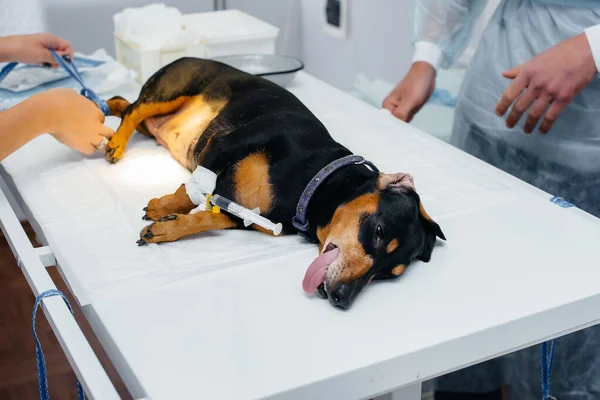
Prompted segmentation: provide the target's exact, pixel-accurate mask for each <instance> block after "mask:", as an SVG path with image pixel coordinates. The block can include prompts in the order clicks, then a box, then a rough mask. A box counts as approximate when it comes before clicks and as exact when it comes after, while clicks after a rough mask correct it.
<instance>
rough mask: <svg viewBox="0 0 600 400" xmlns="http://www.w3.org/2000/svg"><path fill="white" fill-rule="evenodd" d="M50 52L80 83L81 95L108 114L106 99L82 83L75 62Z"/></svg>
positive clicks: (52, 51)
mask: <svg viewBox="0 0 600 400" xmlns="http://www.w3.org/2000/svg"><path fill="white" fill-rule="evenodd" d="M50 52H51V53H52V56H53V57H54V59H55V60H56V62H57V63H58V65H60V66H61V67H63V68H64V69H65V71H67V72H68V73H69V75H71V77H73V79H75V80H76V81H77V82H79V84H80V85H81V88H82V89H81V92H80V93H81V94H82V95H83V96H85V97H87V98H88V99H90V100H91V101H93V102H94V103H96V105H97V106H98V108H100V110H102V112H103V113H104V115H105V116H108V115H110V108H109V107H108V103H107V102H106V101H104V100H102V99H101V98H100V97H98V95H97V94H96V93H94V92H93V91H92V89H89V88H87V87H86V86H85V83H83V78H81V75H80V74H79V71H78V70H77V67H76V66H75V64H74V63H72V62H69V63H67V62H66V61H65V60H64V59H63V58H62V57H61V56H59V55H58V54H56V52H55V51H54V50H50Z"/></svg>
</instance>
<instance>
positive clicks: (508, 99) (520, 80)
mask: <svg viewBox="0 0 600 400" xmlns="http://www.w3.org/2000/svg"><path fill="white" fill-rule="evenodd" d="M525 86H527V82H526V80H525V78H524V77H523V75H522V74H520V75H518V76H517V77H516V78H515V80H514V81H512V83H511V84H510V85H509V86H508V87H507V88H506V90H505V91H504V93H502V97H501V98H500V101H498V104H496V115H498V116H499V117H501V116H503V115H504V113H506V110H508V107H510V105H511V104H512V103H513V102H514V101H515V99H516V98H517V97H518V96H519V95H520V94H521V92H522V91H523V89H525Z"/></svg>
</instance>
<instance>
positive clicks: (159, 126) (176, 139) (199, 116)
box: [146, 95, 227, 170]
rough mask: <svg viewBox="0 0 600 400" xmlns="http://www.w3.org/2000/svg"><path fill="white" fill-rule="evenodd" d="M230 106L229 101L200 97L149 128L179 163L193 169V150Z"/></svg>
mask: <svg viewBox="0 0 600 400" xmlns="http://www.w3.org/2000/svg"><path fill="white" fill-rule="evenodd" d="M226 104H227V102H226V101H225V100H211V101H206V100H205V98H204V96H201V95H200V96H196V97H193V98H192V99H190V100H189V101H187V102H186V103H185V104H184V105H183V106H182V107H181V109H179V110H178V111H176V112H174V113H172V114H170V115H165V116H158V117H153V118H150V119H148V120H147V121H146V126H147V127H148V130H149V131H150V133H151V134H152V135H153V136H154V137H155V138H156V141H157V142H158V143H159V144H160V145H162V146H164V147H166V148H167V149H169V151H170V153H171V154H172V155H173V157H174V158H175V159H176V160H177V161H178V162H180V163H181V164H182V165H184V166H185V167H186V168H188V169H189V170H193V169H194V165H193V160H192V159H191V158H190V154H191V152H190V149H193V148H194V146H195V145H196V143H197V142H198V140H200V138H201V137H202V134H203V133H204V132H205V130H206V128H207V127H208V125H209V124H210V123H211V122H212V121H213V120H214V119H215V118H216V117H217V116H218V115H219V113H220V112H221V110H223V108H224V107H225V105H226Z"/></svg>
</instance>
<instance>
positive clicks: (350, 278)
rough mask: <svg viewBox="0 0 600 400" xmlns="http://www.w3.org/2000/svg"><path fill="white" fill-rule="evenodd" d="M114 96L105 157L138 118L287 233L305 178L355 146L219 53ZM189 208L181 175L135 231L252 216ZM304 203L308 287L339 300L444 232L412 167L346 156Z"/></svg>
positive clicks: (184, 228) (190, 230)
mask: <svg viewBox="0 0 600 400" xmlns="http://www.w3.org/2000/svg"><path fill="white" fill-rule="evenodd" d="M108 103H109V107H110V110H111V115H114V116H117V117H120V118H121V125H120V126H119V129H118V130H117V132H116V134H115V135H114V136H113V138H112V140H111V141H110V144H109V148H108V150H107V158H108V160H109V161H111V162H116V161H118V160H119V159H120V158H121V157H122V156H123V153H124V151H125V147H126V145H127V142H128V140H129V138H130V137H131V135H132V134H133V132H134V130H137V131H138V132H140V133H142V134H145V135H148V136H151V137H154V138H156V140H157V142H158V143H160V144H162V145H163V146H165V147H166V148H167V149H169V151H170V153H171V154H172V156H173V157H174V158H175V159H176V160H177V161H179V162H180V163H181V164H182V165H184V166H185V167H187V168H188V169H189V170H190V171H193V170H194V169H195V168H196V166H199V165H200V166H203V167H205V168H208V169H210V170H212V171H214V172H215V173H216V174H217V176H218V178H217V186H216V189H215V193H218V194H220V195H222V196H224V197H227V198H230V199H232V200H234V201H236V202H238V203H240V204H242V205H243V206H245V207H247V208H250V209H254V208H256V207H259V208H260V210H261V214H262V215H264V216H265V217H267V218H269V219H271V220H272V221H276V222H281V223H282V224H283V226H284V230H283V232H284V233H288V234H291V233H296V232H297V230H296V228H294V226H293V224H292V222H291V221H292V218H293V217H294V215H295V212H296V206H297V204H298V200H299V198H300V197H301V195H302V193H303V190H304V189H305V187H306V186H307V184H308V183H309V182H310V181H311V179H313V177H315V175H317V173H319V171H320V170H321V169H322V168H323V167H325V166H326V165H328V164H329V163H331V162H332V161H334V160H337V159H340V158H342V157H345V156H348V155H350V154H352V153H351V152H350V151H349V150H348V149H346V148H345V147H344V146H342V145H341V144H339V143H337V142H336V141H335V140H333V139H332V137H331V136H330V135H329V133H328V132H327V129H326V128H325V126H324V125H323V124H322V123H321V122H320V121H319V120H318V119H317V118H316V117H315V116H314V115H313V114H312V113H311V112H310V111H309V110H308V109H307V108H306V107H305V106H304V105H303V104H302V103H301V102H300V101H299V100H298V99H297V98H296V97H295V96H294V95H292V94H291V93H290V92H289V91H287V90H285V89H284V88H282V87H280V86H278V85H276V84H274V83H272V82H270V81H268V80H266V79H263V78H261V77H256V76H253V75H249V74H246V73H244V72H241V71H239V70H237V69H234V68H232V67H229V66H227V65H224V64H221V63H218V62H215V61H210V60H203V59H196V58H182V59H179V60H177V61H175V62H173V63H171V64H169V65H167V66H165V67H164V68H162V69H161V70H160V71H158V72H157V73H156V74H154V76H152V77H151V78H150V79H149V80H148V81H147V82H146V84H145V85H144V86H143V88H142V91H141V94H140V96H139V98H138V100H137V101H136V102H134V103H133V104H129V103H128V102H127V101H126V100H124V99H122V98H120V97H115V98H112V99H110V100H109V101H108ZM193 208H195V205H194V204H192V202H191V201H190V199H189V198H188V196H187V194H186V190H185V186H183V185H182V186H180V187H179V189H178V190H177V191H176V192H175V193H173V194H169V195H166V196H164V197H161V198H159V199H152V200H151V201H150V202H149V203H148V207H147V208H146V209H145V211H146V215H145V216H144V218H145V219H148V220H153V221H156V222H154V223H152V224H151V225H149V226H147V227H146V228H145V229H144V230H143V231H142V232H141V239H140V242H139V243H140V244H144V243H160V242H168V241H175V240H178V239H180V238H182V237H184V236H188V235H193V234H196V233H199V232H203V231H207V230H214V229H231V228H240V229H243V228H244V226H243V224H242V221H241V220H239V219H237V218H236V217H232V216H229V215H227V214H226V213H217V214H215V213H210V212H198V213H193V214H190V211H191V210H192V209H193ZM306 212H307V219H308V221H309V223H310V234H312V235H314V237H315V238H317V241H318V242H319V253H320V254H321V255H320V256H319V257H318V260H315V262H316V264H320V267H319V268H317V269H320V270H321V274H320V277H318V278H316V279H317V281H316V282H315V278H314V277H312V281H313V282H312V285H313V287H311V289H310V290H308V291H312V290H314V289H315V288H317V287H318V289H319V293H320V294H321V296H322V297H328V298H329V300H330V302H331V303H332V304H334V305H336V306H338V307H341V308H347V307H349V306H350V305H351V303H352V301H353V300H354V298H355V297H356V295H357V294H358V293H359V292H360V291H361V290H362V289H363V288H364V287H365V285H367V284H368V283H369V282H370V281H371V279H384V278H393V277H397V276H399V275H401V274H402V273H403V272H404V269H405V267H406V266H407V265H408V264H410V263H411V262H412V261H413V260H415V259H419V260H422V261H425V262H427V261H429V259H430V257H431V253H432V251H433V247H434V244H435V242H436V236H437V237H439V238H442V239H444V240H445V237H444V234H443V233H442V231H441V229H440V227H439V226H438V224H436V223H435V222H434V221H433V220H432V219H431V218H430V217H429V216H428V215H427V213H426V212H425V210H424V208H423V206H422V204H421V202H420V199H419V196H418V194H417V193H416V191H415V188H414V184H413V181H412V178H411V177H410V175H408V174H383V173H377V172H374V171H373V170H371V169H369V168H367V167H365V166H364V165H354V164H353V165H348V166H345V167H344V168H341V169H339V170H337V171H336V172H335V173H333V174H332V175H331V176H330V177H328V178H327V179H326V181H324V182H323V183H322V185H321V186H320V187H319V188H318V190H317V191H316V193H315V194H314V196H313V197H312V200H311V202H310V204H309V206H308V208H307V211H306ZM251 228H254V229H257V230H262V229H261V228H260V227H257V226H256V225H252V226H251ZM265 233H268V232H267V231H265ZM313 264H314V263H313ZM324 267H328V269H327V268H325V270H323V268H324ZM325 271H326V272H325ZM317 275H318V274H317ZM308 286H311V285H308ZM305 289H306V288H305Z"/></svg>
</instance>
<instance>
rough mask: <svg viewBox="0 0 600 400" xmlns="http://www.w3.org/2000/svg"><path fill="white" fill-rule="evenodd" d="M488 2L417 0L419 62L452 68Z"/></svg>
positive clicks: (416, 47) (416, 32) (417, 57)
mask: <svg viewBox="0 0 600 400" xmlns="http://www.w3.org/2000/svg"><path fill="white" fill-rule="evenodd" d="M486 5H487V0H418V1H417V4H416V8H415V37H416V38H415V39H416V40H415V42H414V45H415V58H416V61H427V62H428V63H430V64H431V65H432V66H433V67H434V68H435V69H436V70H437V69H438V68H439V67H441V68H449V67H450V66H451V65H452V64H454V62H455V61H456V59H457V58H458V57H459V56H460V55H461V54H462V52H463V51H464V49H465V48H466V47H467V45H468V44H469V42H470V40H471V34H472V33H473V27H474V26H475V24H476V23H477V19H478V18H479V16H480V15H481V13H482V11H483V9H484V8H485V7H486ZM424 43H428V44H424ZM414 61H415V60H414V59H413V62H414Z"/></svg>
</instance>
